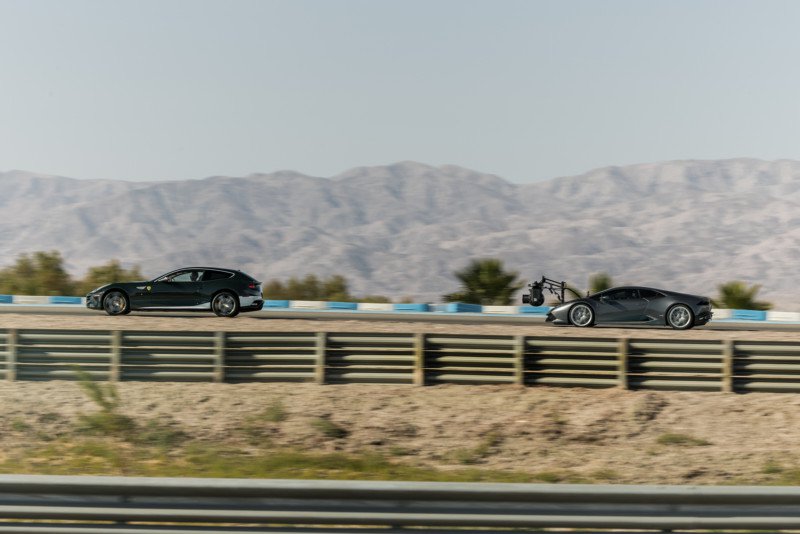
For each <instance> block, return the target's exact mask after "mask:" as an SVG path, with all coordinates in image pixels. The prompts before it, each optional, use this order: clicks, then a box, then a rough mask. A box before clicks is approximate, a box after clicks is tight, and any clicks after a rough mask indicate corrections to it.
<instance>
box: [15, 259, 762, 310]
mask: <svg viewBox="0 0 800 534" xmlns="http://www.w3.org/2000/svg"><path fill="white" fill-rule="evenodd" d="M453 276H454V277H455V278H456V280H457V281H458V282H459V284H460V288H459V289H458V290H457V291H455V292H453V293H447V294H445V295H443V296H442V299H443V300H444V301H445V302H465V303H472V304H484V305H492V304H494V305H509V304H513V303H516V302H517V301H516V299H517V298H518V292H519V291H520V290H521V289H522V288H523V287H524V286H525V281H524V280H522V279H520V277H519V273H517V272H515V271H509V270H506V268H505V266H504V265H503V262H502V261H501V260H499V259H496V258H481V259H474V260H472V261H471V262H470V263H469V264H468V265H467V266H466V267H464V268H463V269H461V270H459V271H455V272H454V273H453ZM143 279H144V277H143V276H142V274H141V272H140V270H139V267H138V266H134V267H132V268H130V269H125V268H123V267H122V265H121V264H120V262H119V261H118V260H111V261H109V262H108V263H105V264H103V265H98V266H95V267H90V268H89V269H88V271H87V272H86V275H85V276H84V277H83V278H79V279H75V278H72V277H71V276H70V274H69V273H68V272H67V270H66V269H65V268H64V259H63V258H62V257H61V253H60V252H58V251H49V252H44V251H39V252H33V253H32V254H21V255H20V256H18V257H17V259H16V261H15V262H14V264H13V265H10V266H8V267H5V268H3V269H0V294H3V295H85V294H86V293H88V292H89V291H91V290H93V289H95V288H97V287H99V286H102V285H105V284H108V283H111V282H129V281H136V280H143ZM613 286H614V281H613V280H612V278H611V276H610V275H608V274H607V273H596V274H593V275H592V276H591V277H589V292H590V293H597V292H599V291H603V290H605V289H608V288H610V287H613ZM567 289H568V291H569V292H570V293H572V294H573V295H574V296H581V295H582V293H581V292H580V291H579V290H578V289H576V288H574V287H572V286H568V287H567ZM760 289H761V286H759V285H748V284H747V283H745V282H742V281H740V280H733V281H730V282H726V283H724V284H720V285H718V286H717V291H718V297H717V298H716V299H714V300H713V304H714V306H715V307H717V308H734V309H740V310H768V309H771V308H772V304H771V303H769V302H765V301H760V300H758V299H757V295H758V291H759V290H760ZM263 291H264V296H265V297H266V298H268V299H272V300H283V299H285V300H326V301H341V302H391V300H390V299H389V298H387V297H384V296H382V295H366V296H363V297H358V296H354V295H353V294H352V293H351V292H350V288H349V284H348V281H347V279H346V278H345V277H344V276H342V275H339V274H334V275H331V276H328V277H318V276H316V275H313V274H309V275H306V276H304V277H302V278H300V277H291V278H289V279H288V280H279V279H271V280H269V281H268V282H266V283H264V286H263ZM410 301H411V299H409V298H404V299H403V300H402V302H410Z"/></svg>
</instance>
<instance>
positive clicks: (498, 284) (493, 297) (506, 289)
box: [442, 258, 524, 306]
mask: <svg viewBox="0 0 800 534" xmlns="http://www.w3.org/2000/svg"><path fill="white" fill-rule="evenodd" d="M453 274H454V275H455V277H456V278H458V280H459V281H460V282H461V290H460V291H457V292H455V293H449V294H447V295H444V296H443V297H442V298H443V299H444V301H445V302H466V303H469V304H498V305H501V306H502V305H508V304H510V303H511V298H512V297H513V296H514V293H516V292H517V291H519V290H520V289H522V287H523V285H524V283H523V282H521V281H519V280H518V279H517V277H518V276H519V273H516V272H513V271H506V270H505V269H504V268H503V262H502V261H500V260H498V259H494V258H484V259H477V260H472V261H471V262H470V264H469V265H467V266H466V267H465V268H464V269H462V270H460V271H456V272H455V273H453Z"/></svg>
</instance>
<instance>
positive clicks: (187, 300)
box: [86, 267, 264, 317]
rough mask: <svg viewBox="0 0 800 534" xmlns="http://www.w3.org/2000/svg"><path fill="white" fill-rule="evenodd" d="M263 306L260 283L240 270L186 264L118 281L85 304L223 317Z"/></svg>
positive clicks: (119, 311)
mask: <svg viewBox="0 0 800 534" xmlns="http://www.w3.org/2000/svg"><path fill="white" fill-rule="evenodd" d="M263 306H264V300H263V297H262V296H261V282H259V281H257V280H256V279H255V278H253V277H252V276H248V275H246V274H244V273H243V272H241V271H234V270H232V269H220V268H217V267H185V268H183V269H178V270H175V271H170V272H168V273H167V274H163V275H161V276H159V277H158V278H155V279H153V280H150V281H147V282H116V283H113V284H108V285H105V286H102V287H98V288H97V289H95V290H94V291H92V292H90V293H89V294H88V295H86V307H87V308H91V309H93V310H105V311H106V313H107V314H109V315H125V314H127V313H130V312H131V311H132V310H142V311H150V310H182V311H195V310H196V311H202V310H211V311H213V312H214V313H215V314H217V315H218V316H220V317H235V316H236V315H238V314H239V312H248V311H257V310H260V309H261V308H262V307H263Z"/></svg>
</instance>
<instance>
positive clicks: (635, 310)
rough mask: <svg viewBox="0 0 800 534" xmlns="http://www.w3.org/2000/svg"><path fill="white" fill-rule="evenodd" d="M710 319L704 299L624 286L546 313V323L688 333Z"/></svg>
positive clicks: (708, 308) (709, 309)
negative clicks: (632, 326) (661, 328)
mask: <svg viewBox="0 0 800 534" xmlns="http://www.w3.org/2000/svg"><path fill="white" fill-rule="evenodd" d="M711 316H712V312H711V299H709V298H708V297H700V296H697V295H686V294H684V293H675V292H673V291H664V290H663V289H653V288H651V287H637V286H626V287H614V288H611V289H607V290H605V291H601V292H599V293H595V294H594V295H589V296H587V297H583V298H580V299H576V300H571V301H569V302H564V303H563V304H559V305H557V306H555V307H554V308H553V309H551V310H550V313H548V314H547V321H548V322H552V323H553V324H571V325H573V326H581V327H585V326H594V325H595V324H608V323H632V324H642V325H649V326H671V327H672V328H675V329H677V330H688V329H689V328H692V327H693V326H700V325H704V324H706V323H707V322H708V321H710V320H711Z"/></svg>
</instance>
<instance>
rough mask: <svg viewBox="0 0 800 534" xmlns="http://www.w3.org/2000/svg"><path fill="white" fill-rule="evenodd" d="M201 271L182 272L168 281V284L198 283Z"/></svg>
mask: <svg viewBox="0 0 800 534" xmlns="http://www.w3.org/2000/svg"><path fill="white" fill-rule="evenodd" d="M202 275H203V271H182V272H180V273H177V274H176V275H175V276H173V277H172V278H171V279H170V282H199V281H200V277H201V276H202Z"/></svg>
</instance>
